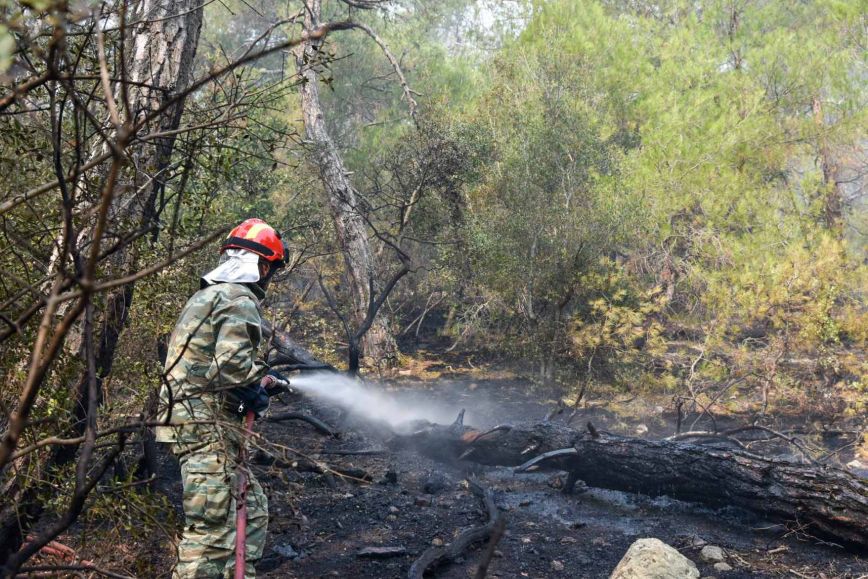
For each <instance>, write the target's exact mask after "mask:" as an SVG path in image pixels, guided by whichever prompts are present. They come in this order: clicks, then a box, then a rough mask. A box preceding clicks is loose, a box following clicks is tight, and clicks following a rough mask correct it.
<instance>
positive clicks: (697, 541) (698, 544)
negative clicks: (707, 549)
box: [690, 535, 708, 549]
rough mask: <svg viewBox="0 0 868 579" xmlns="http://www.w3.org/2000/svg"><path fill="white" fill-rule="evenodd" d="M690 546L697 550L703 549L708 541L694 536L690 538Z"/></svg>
mask: <svg viewBox="0 0 868 579" xmlns="http://www.w3.org/2000/svg"><path fill="white" fill-rule="evenodd" d="M690 544H691V545H692V546H693V547H695V548H696V549H701V548H702V547H704V546H706V545H707V544H708V541H706V540H705V539H703V538H702V537H700V536H699V535H693V536H692V537H691V538H690Z"/></svg>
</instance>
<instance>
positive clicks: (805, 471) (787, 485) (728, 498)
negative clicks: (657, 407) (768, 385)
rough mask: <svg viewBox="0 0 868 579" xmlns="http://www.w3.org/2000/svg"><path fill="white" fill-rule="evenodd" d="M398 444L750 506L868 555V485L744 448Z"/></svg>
mask: <svg viewBox="0 0 868 579" xmlns="http://www.w3.org/2000/svg"><path fill="white" fill-rule="evenodd" d="M393 445H394V446H398V447H409V448H414V449H416V450H418V451H420V452H422V453H424V454H427V455H429V456H431V457H433V458H435V459H438V460H441V461H449V462H454V461H457V460H459V459H461V460H467V461H472V462H476V463H479V464H486V465H498V466H517V467H519V468H518V469H517V470H518V471H519V472H528V471H530V470H537V469H548V470H563V471H567V472H569V473H570V474H571V475H572V478H573V479H578V480H582V481H584V482H585V483H587V484H588V485H589V486H594V487H599V488H606V489H613V490H619V491H627V492H633V493H642V494H647V495H651V496H658V495H667V496H670V497H673V498H677V499H682V500H687V501H694V502H698V503H703V504H707V505H711V506H714V507H720V506H736V507H741V508H743V509H746V510H750V511H753V512H756V513H761V514H762V515H764V516H767V517H770V518H772V519H775V520H777V521H781V522H784V523H797V524H799V525H801V526H803V528H805V530H806V532H807V533H812V534H817V535H822V536H824V537H828V538H831V539H832V540H834V541H836V542H839V543H842V544H846V545H849V546H855V547H857V548H860V549H868V526H866V524H865V521H868V484H866V482H865V481H864V480H861V479H859V478H857V477H855V476H853V475H851V474H850V473H847V472H845V471H842V470H838V469H835V468H830V467H823V466H813V465H808V464H800V463H796V462H792V461H787V460H783V459H775V458H765V457H762V456H758V455H755V454H752V453H749V452H746V451H743V450H723V449H720V448H713V447H708V446H702V445H697V444H688V443H684V442H675V441H666V440H658V441H652V440H644V439H638V438H629V437H620V436H614V435H610V434H600V433H596V431H592V432H591V433H590V434H589V433H582V432H579V431H576V430H572V429H569V428H566V427H564V426H560V425H556V424H550V423H548V424H546V423H544V424H538V425H535V426H532V427H526V428H513V427H507V426H503V427H498V428H496V429H493V430H491V431H489V432H487V433H482V432H478V431H474V430H470V429H467V428H464V427H457V426H456V425H452V426H449V427H444V426H431V427H426V428H423V429H421V430H419V431H417V432H416V433H414V434H411V435H407V436H397V437H395V439H394V440H393Z"/></svg>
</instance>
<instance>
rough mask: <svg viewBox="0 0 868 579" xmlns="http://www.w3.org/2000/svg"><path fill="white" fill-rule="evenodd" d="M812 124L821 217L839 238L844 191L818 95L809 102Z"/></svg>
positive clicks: (841, 232)
mask: <svg viewBox="0 0 868 579" xmlns="http://www.w3.org/2000/svg"><path fill="white" fill-rule="evenodd" d="M811 108H812V110H813V113H814V124H815V125H816V127H817V148H818V153H819V158H820V168H821V169H822V170H823V190H822V192H821V195H822V198H823V219H824V221H825V223H826V227H827V228H828V229H829V231H831V232H832V233H834V234H835V236H836V237H838V238H839V239H840V238H842V237H843V236H844V191H843V190H842V187H841V184H840V183H838V164H837V162H836V161H835V158H834V155H833V154H832V151H831V149H830V148H829V143H828V141H827V140H826V135H825V134H824V131H825V130H826V126H825V125H826V122H825V119H824V118H823V103H822V101H821V100H820V99H819V98H818V97H814V99H813V100H812V102H811Z"/></svg>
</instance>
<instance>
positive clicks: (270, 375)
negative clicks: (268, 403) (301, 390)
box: [260, 370, 292, 396]
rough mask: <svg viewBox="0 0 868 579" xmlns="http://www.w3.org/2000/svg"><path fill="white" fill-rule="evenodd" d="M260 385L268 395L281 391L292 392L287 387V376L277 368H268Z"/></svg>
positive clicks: (274, 394)
mask: <svg viewBox="0 0 868 579" xmlns="http://www.w3.org/2000/svg"><path fill="white" fill-rule="evenodd" d="M260 386H262V387H263V388H265V391H266V392H267V393H268V395H269V396H276V395H277V394H280V393H281V392H292V390H291V389H290V388H289V378H287V377H286V376H284V375H283V374H281V373H280V372H278V371H277V370H269V371H268V372H267V373H266V374H265V376H263V377H262V382H260Z"/></svg>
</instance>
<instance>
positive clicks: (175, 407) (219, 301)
mask: <svg viewBox="0 0 868 579" xmlns="http://www.w3.org/2000/svg"><path fill="white" fill-rule="evenodd" d="M262 297H264V294H263V292H262V291H261V290H260V289H259V288H258V287H256V286H253V285H250V286H248V285H244V284H238V283H217V284H213V285H210V286H207V287H205V288H203V289H201V290H199V291H198V292H196V293H195V294H193V296H192V297H191V298H190V299H189V300H188V301H187V304H186V305H185V306H184V309H183V311H182V312H181V316H180V317H179V319H178V323H177V324H176V325H175V329H174V331H173V332H172V336H171V337H170V338H169V346H168V353H167V356H166V366H165V370H164V374H165V382H164V383H163V386H162V388H161V389H160V408H159V412H158V420H159V421H160V422H163V423H166V424H168V425H172V426H168V425H167V426H158V427H157V428H156V436H157V441H158V442H184V443H194V442H206V440H205V438H206V437H207V435H208V434H209V433H213V432H214V431H215V430H217V429H215V428H214V426H213V425H210V424H189V422H190V421H212V420H221V421H233V422H237V421H238V417H237V416H235V415H234V414H233V413H231V412H229V411H227V410H226V408H227V406H228V405H231V400H229V401H227V397H228V396H229V395H228V391H229V390H231V389H232V388H237V387H239V386H247V385H250V384H253V383H255V382H257V381H258V380H260V379H261V378H262V376H263V375H264V374H265V372H266V370H268V366H267V365H266V364H265V363H264V362H262V361H261V360H258V359H257V358H258V354H259V346H260V342H261V341H262V318H261V315H260V310H259V300H260V299H262ZM185 423H187V424H185Z"/></svg>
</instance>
